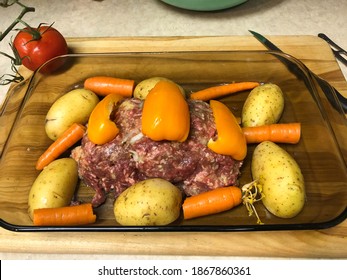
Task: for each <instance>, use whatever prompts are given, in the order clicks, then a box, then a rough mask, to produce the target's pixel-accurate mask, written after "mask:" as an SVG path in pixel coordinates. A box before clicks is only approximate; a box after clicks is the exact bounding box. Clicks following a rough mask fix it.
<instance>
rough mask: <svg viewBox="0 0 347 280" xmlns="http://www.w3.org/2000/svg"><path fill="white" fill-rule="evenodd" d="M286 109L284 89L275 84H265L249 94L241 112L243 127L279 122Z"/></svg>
mask: <svg viewBox="0 0 347 280" xmlns="http://www.w3.org/2000/svg"><path fill="white" fill-rule="evenodd" d="M283 109H284V97H283V93H282V90H281V89H280V87H279V86H277V85H275V84H270V83H269V84H263V85H260V86H258V87H256V88H254V89H253V90H252V91H251V92H250V93H249V95H248V97H247V99H246V101H245V103H244V105H243V108H242V114H241V122H242V126H243V127H250V126H252V127H253V126H261V125H267V124H274V123H277V122H278V121H279V119H280V117H281V115H282V112H283Z"/></svg>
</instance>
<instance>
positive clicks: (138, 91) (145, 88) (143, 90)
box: [133, 77, 186, 100]
mask: <svg viewBox="0 0 347 280" xmlns="http://www.w3.org/2000/svg"><path fill="white" fill-rule="evenodd" d="M160 81H170V82H172V83H174V82H173V81H171V80H169V79H167V78H164V77H152V78H148V79H146V80H143V81H141V82H140V83H138V84H137V85H136V87H135V89H134V94H133V95H134V97H135V98H139V99H141V100H144V99H146V97H147V95H148V93H149V92H150V91H151V89H152V88H154V87H155V85H156V84H157V83H158V82H160ZM175 84H176V83H175ZM176 85H177V86H178V87H179V89H180V91H181V92H182V94H183V96H184V97H186V95H185V92H184V89H183V88H182V87H181V86H180V85H178V84H176Z"/></svg>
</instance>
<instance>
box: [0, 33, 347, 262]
mask: <svg viewBox="0 0 347 280" xmlns="http://www.w3.org/2000/svg"><path fill="white" fill-rule="evenodd" d="M268 38H269V39H271V40H272V41H273V42H274V43H275V44H277V45H278V46H279V47H280V48H281V49H282V50H283V51H284V52H287V53H288V54H291V55H293V56H294V57H296V58H298V59H300V60H301V61H302V62H304V64H306V66H307V67H308V68H309V69H311V70H312V71H314V72H315V73H316V74H318V75H320V76H321V77H322V78H325V79H326V80H328V81H329V82H330V83H331V84H332V85H333V86H335V87H336V88H337V89H338V90H339V91H340V92H341V93H342V94H343V95H344V96H347V83H346V81H345V79H344V76H343V74H342V72H341V70H340V68H339V66H338V64H337V63H336V61H335V58H334V56H333V54H332V52H331V50H330V48H329V46H328V45H327V44H326V43H325V42H324V41H323V40H321V39H320V38H318V37H314V36H268ZM68 44H69V47H70V51H71V52H74V53H101V52H118V51H122V52H137V51H140V52H143V51H173V50H175V51H177V50H191V51H197V50H263V49H265V48H264V47H263V46H262V45H261V44H260V43H259V42H258V41H256V40H255V39H254V38H253V37H252V36H231V37H134V38H130V37H129V38H124V37H122V38H69V39H68ZM22 71H24V70H22ZM23 73H24V75H25V76H29V75H30V74H31V73H30V72H29V71H24V72H23ZM0 251H1V252H18V253H48V254H50V253H66V254H77V253H81V254H113V255H117V254H119V255H124V254H127V255H132V254H134V255H180V256H236V257H278V258H346V257H347V220H345V221H344V222H343V223H341V224H339V225H337V226H335V227H332V228H329V229H324V230H298V231H268V232H261V231H260V232H229V233H228V232H225V233H224V232H218V233H215V232H188V233H187V232H182V233H180V232H157V233H148V232H136V233H131V232H125V233H118V232H113V233H111V232H107V233H105V232H102V233H101V232H94V233H74V232H65V233H64V232H62V233H56V232H38V233H17V232H11V231H7V230H5V229H0Z"/></svg>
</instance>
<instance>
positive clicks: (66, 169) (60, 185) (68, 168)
mask: <svg viewBox="0 0 347 280" xmlns="http://www.w3.org/2000/svg"><path fill="white" fill-rule="evenodd" d="M77 181H78V173H77V163H76V161H75V160H73V159H72V158H62V159H57V160H55V161H53V162H51V163H50V164H49V165H47V166H46V167H45V168H44V169H43V170H42V171H41V173H40V174H39V175H38V176H37V178H36V180H35V181H34V183H33V185H32V187H31V189H30V192H29V201H28V206H29V208H28V213H29V216H30V218H32V217H33V212H34V209H39V208H56V207H63V206H68V205H69V204H70V202H71V199H72V197H73V195H74V192H75V189H76V186H77Z"/></svg>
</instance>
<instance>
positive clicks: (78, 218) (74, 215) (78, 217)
mask: <svg viewBox="0 0 347 280" xmlns="http://www.w3.org/2000/svg"><path fill="white" fill-rule="evenodd" d="M95 220H96V215H94V213H93V207H92V204H91V203H85V204H80V205H75V206H66V207H58V208H41V209H35V210H34V215H33V222H34V225H35V226H76V225H86V224H91V223H94V222H95Z"/></svg>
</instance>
